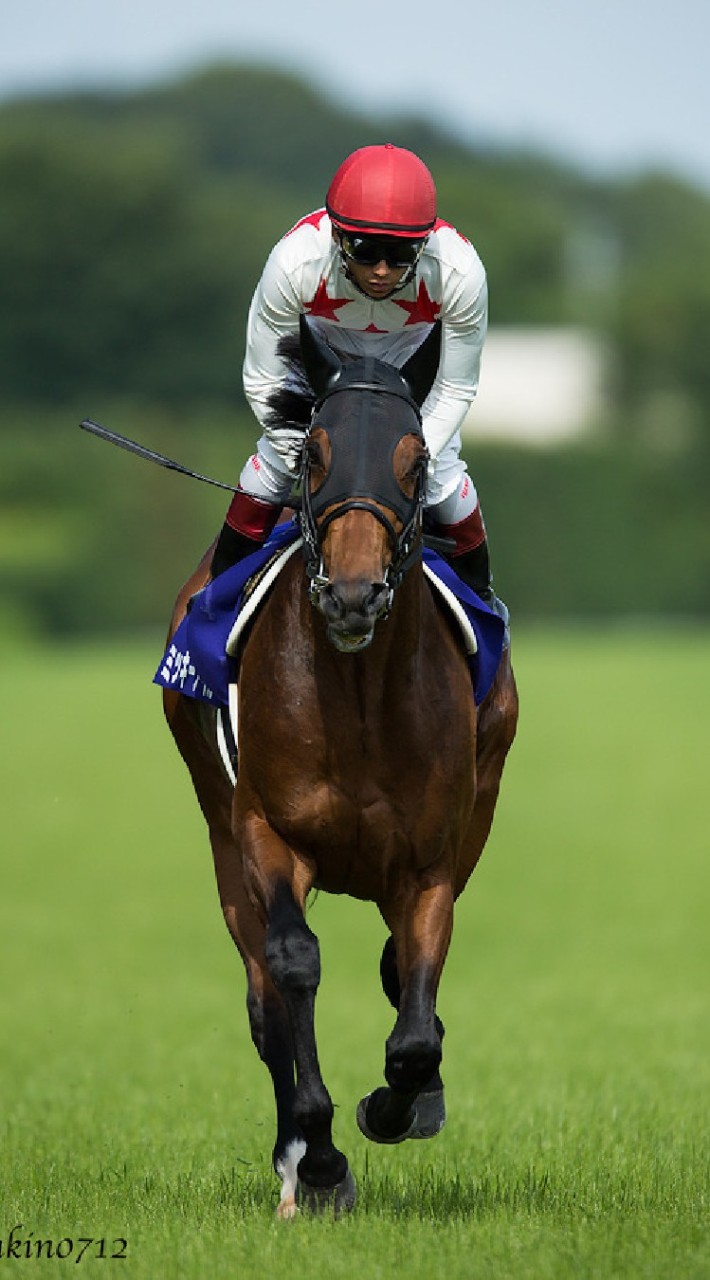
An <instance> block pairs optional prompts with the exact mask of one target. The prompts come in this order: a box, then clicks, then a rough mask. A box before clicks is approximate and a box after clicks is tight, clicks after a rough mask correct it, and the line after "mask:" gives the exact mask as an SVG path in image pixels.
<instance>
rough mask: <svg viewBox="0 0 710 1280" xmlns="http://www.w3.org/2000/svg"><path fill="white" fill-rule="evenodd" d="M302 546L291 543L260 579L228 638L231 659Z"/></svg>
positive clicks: (297, 542) (298, 543)
mask: <svg viewBox="0 0 710 1280" xmlns="http://www.w3.org/2000/svg"><path fill="white" fill-rule="evenodd" d="M302 546H303V538H296V541H295V542H291V543H289V545H288V546H287V547H286V548H285V550H284V551H282V552H281V554H280V555H278V556H276V558H275V559H274V560H273V561H272V563H271V564H270V566H269V568H268V569H267V571H266V573H265V574H264V576H263V577H262V578H260V579H259V581H258V582H257V584H256V586H255V587H254V590H253V591H252V592H251V594H250V596H249V598H248V600H247V601H246V603H245V605H244V608H243V609H241V610H240V613H239V616H238V618H236V619H235V622H234V626H233V627H232V630H231V631H230V633H229V635H228V636H227V644H226V646H225V648H226V651H227V654H228V656H229V657H230V658H235V657H236V656H237V650H238V648H239V641H240V639H241V635H242V632H243V630H244V628H245V626H246V625H247V622H250V621H251V619H252V618H253V617H254V614H255V613H256V611H257V609H258V608H259V606H260V605H261V602H262V600H263V599H264V596H265V595H266V593H267V591H269V590H270V589H271V587H272V586H273V584H274V582H275V581H276V579H277V578H278V576H279V574H280V572H281V570H282V569H283V567H284V565H285V563H286V561H287V560H290V559H291V556H292V555H293V553H294V551H298V549H299V547H302ZM230 687H231V686H230ZM235 738H236V734H235Z"/></svg>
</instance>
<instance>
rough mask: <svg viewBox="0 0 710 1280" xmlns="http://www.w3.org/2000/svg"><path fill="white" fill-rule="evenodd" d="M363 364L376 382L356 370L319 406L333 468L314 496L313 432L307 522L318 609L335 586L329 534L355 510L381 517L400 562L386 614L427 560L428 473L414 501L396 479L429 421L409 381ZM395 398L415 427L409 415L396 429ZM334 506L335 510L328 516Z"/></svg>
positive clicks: (303, 514)
mask: <svg viewBox="0 0 710 1280" xmlns="http://www.w3.org/2000/svg"><path fill="white" fill-rule="evenodd" d="M357 363H358V365H359V366H360V369H362V364H363V363H366V364H367V365H369V366H370V369H371V370H372V376H371V377H367V376H365V377H359V376H357V373H358V372H359V370H358V371H356V370H355V368H354V367H351V368H352V380H350V379H349V378H348V372H350V371H349V370H345V371H344V372H343V374H342V375H341V377H340V378H339V379H338V380H337V381H336V382H335V383H334V384H333V385H332V386H331V387H330V388H329V389H328V391H326V393H325V395H323V396H321V398H320V400H318V401H317V403H316V405H315V406H314V410H313V418H312V421H311V428H310V431H313V429H314V427H316V426H317V427H320V428H321V429H322V430H323V431H325V433H326V435H327V436H328V439H329V440H330V444H331V462H330V467H329V470H328V474H327V475H326V478H325V480H324V481H323V483H322V485H321V486H320V488H319V489H318V490H317V491H316V493H314V494H312V493H311V487H310V481H311V472H312V468H313V449H312V446H311V447H309V446H310V432H309V435H308V436H307V437H306V441H305V444H304V449H303V454H302V459H301V471H300V487H301V509H300V513H299V521H300V525H301V533H302V536H303V542H304V554H305V559H306V574H307V576H308V579H309V597H310V599H311V602H312V603H314V604H317V603H318V600H319V598H320V595H321V593H322V591H323V590H324V589H325V588H326V587H327V586H328V584H329V579H328V577H327V575H326V574H325V572H324V568H323V555H322V544H323V537H324V534H325V532H326V530H327V529H328V528H329V526H330V525H331V524H332V523H333V521H334V520H339V519H340V517H341V516H344V515H345V514H346V512H348V511H367V512H369V513H370V515H372V516H374V518H375V519H376V520H377V521H378V523H379V524H381V525H382V527H383V528H384V530H385V532H386V533H387V537H388V539H389V542H390V546H391V548H392V559H391V560H390V563H389V565H388V567H387V570H386V573H385V585H386V586H387V587H388V588H389V592H388V597H387V603H386V605H385V608H384V610H383V612H384V613H387V612H388V611H389V608H390V607H391V603H392V597H393V595H394V592H395V590H396V588H397V587H398V586H399V584H400V582H401V581H402V578H403V576H404V574H405V573H406V571H407V569H408V568H409V567H410V565H411V564H413V563H414V561H415V559H416V558H417V557H418V556H419V555H420V554H421V544H420V543H419V542H418V535H419V531H420V527H421V520H420V515H421V508H422V502H423V497H424V484H425V467H424V465H422V468H421V470H420V472H419V475H418V476H417V481H416V486H415V492H414V495H413V496H412V497H411V498H408V497H407V496H406V495H405V494H404V493H403V492H402V490H401V489H400V487H399V485H398V483H397V481H396V479H395V475H394V452H395V449H396V448H397V445H398V444H399V442H400V440H402V439H403V438H404V436H407V435H418V436H420V437H422V427H421V421H422V419H421V411H420V409H419V405H418V404H417V403H416V401H415V400H414V399H413V398H412V396H411V395H410V392H409V389H408V387H407V385H406V383H405V382H404V379H403V378H401V376H400V375H399V373H398V372H397V370H396V369H393V368H391V367H389V366H385V365H383V364H382V363H381V362H379V361H377V362H375V361H372V360H368V361H366V362H364V361H363V362H360V361H358V362H357ZM370 369H368V370H367V373H369V372H370ZM350 391H353V392H360V393H361V394H359V395H355V396H353V397H352V399H349V400H347V401H343V400H342V399H341V400H339V399H338V398H339V397H342V396H343V395H345V393H347V392H350ZM372 397H375V399H373V398H372ZM392 399H396V400H398V401H403V402H404V404H406V405H407V406H408V408H409V410H410V411H411V414H413V415H414V419H415V421H414V422H412V421H411V417H410V414H406V415H402V414H401V413H400V414H399V415H397V416H398V417H399V418H400V419H401V418H402V417H403V416H404V417H405V419H407V420H405V421H404V423H402V422H401V421H398V422H394V423H393V422H392V421H391V420H390V417H389V413H388V404H387V401H391V400H392ZM336 402H337V409H336ZM422 438H423V437H422ZM351 495H356V496H351ZM378 504H379V505H378ZM381 507H386V508H387V509H388V510H389V511H392V512H393V513H394V516H395V517H396V519H397V520H399V522H400V524H401V525H402V530H401V532H400V533H399V534H397V531H396V529H395V527H394V524H393V522H392V521H391V520H390V519H389V517H388V516H387V515H386V514H385V512H384V511H382V510H381ZM327 508H330V510H329V511H328V513H327V515H325V516H324V515H323V513H324V512H325V511H326V509H327Z"/></svg>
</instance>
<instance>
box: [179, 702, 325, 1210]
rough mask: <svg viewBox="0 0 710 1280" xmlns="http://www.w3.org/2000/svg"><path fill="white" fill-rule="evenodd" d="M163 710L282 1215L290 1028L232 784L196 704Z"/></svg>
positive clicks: (299, 1149) (287, 1191)
mask: <svg viewBox="0 0 710 1280" xmlns="http://www.w3.org/2000/svg"><path fill="white" fill-rule="evenodd" d="M165 704H166V706H165V709H166V714H167V718H168V721H169V723H170V727H171V729H172V732H173V735H174V737H175V741H176V743H177V745H178V748H179V750H180V754H181V755H182V757H183V759H184V761H185V763H186V764H187V766H188V768H189V770H190V773H191V775H192V780H193V783H194V785H195V790H196V792H197V796H198V798H199V801H200V806H201V808H202V811H203V814H204V816H205V819H206V821H207V826H208V829H209V836H210V844H211V846H212V855H213V858H214V867H215V875H216V878H217V888H218V891H219V900H220V905H221V907H222V914H223V916H224V920H225V923H226V925H227V928H228V930H229V933H230V935H231V937H232V940H233V941H234V943H235V944H236V946H237V949H238V951H239V953H240V955H241V958H242V961H243V963H244V967H245V969H246V974H247V1012H248V1014H249V1025H250V1028H251V1034H252V1039H253V1041H254V1044H255V1046H256V1049H257V1052H258V1054H259V1057H260V1058H261V1060H262V1062H263V1063H264V1065H265V1066H266V1067H267V1069H268V1071H269V1074H270V1076H271V1080H272V1083H273V1088H274V1098H275V1102H276V1141H275V1144H274V1148H273V1154H272V1159H273V1165H274V1169H275V1171H276V1173H277V1174H278V1176H279V1177H280V1178H281V1181H282V1195H281V1204H280V1206H279V1208H280V1212H281V1214H282V1216H284V1217H288V1216H289V1215H290V1213H293V1212H295V1199H294V1197H295V1190H296V1174H295V1168H296V1164H297V1163H298V1160H299V1159H300V1157H301V1155H302V1154H303V1151H304V1150H305V1142H304V1141H303V1134H302V1133H301V1131H300V1129H299V1127H298V1124H297V1122H296V1120H295V1117H294V1102H295V1092H296V1086H295V1078H294V1056H293V1043H292V1039H291V1027H290V1022H289V1017H288V1013H287V1010H286V1007H285V1005H284V1003H283V1001H282V999H281V997H280V995H279V993H278V991H277V990H276V988H275V987H274V984H273V982H272V980H271V976H270V974H269V971H268V967H267V964H266V957H265V955H264V939H265V934H266V927H265V924H264V921H263V920H262V919H261V918H260V917H259V915H258V913H257V912H256V910H255V908H254V905H253V903H252V902H251V900H250V899H249V897H248V895H247V892H246V888H245V884H244V875H243V870H242V863H241V858H240V856H239V850H238V848H237V846H236V844H235V841H234V836H233V834H232V826H231V821H232V819H231V815H232V797H233V788H232V786H231V785H230V784H229V782H228V780H227V777H226V774H225V773H224V771H223V769H222V768H221V766H220V765H219V764H218V762H217V759H216V756H215V754H214V752H213V750H212V749H211V747H210V745H209V743H208V739H207V738H206V737H205V736H204V734H203V732H202V730H201V727H200V723H201V721H200V711H199V707H198V705H197V704H195V703H192V702H190V701H189V700H186V699H184V698H182V697H181V696H180V695H179V694H173V693H171V691H169V690H166V691H165Z"/></svg>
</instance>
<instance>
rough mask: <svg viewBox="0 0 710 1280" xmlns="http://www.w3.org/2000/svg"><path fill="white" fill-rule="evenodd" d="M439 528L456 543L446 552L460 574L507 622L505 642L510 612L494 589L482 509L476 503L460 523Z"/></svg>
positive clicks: (489, 606) (444, 535) (452, 565)
mask: <svg viewBox="0 0 710 1280" xmlns="http://www.w3.org/2000/svg"><path fill="white" fill-rule="evenodd" d="M436 532H437V533H439V534H441V535H442V536H443V537H445V538H450V539H452V540H453V542H454V543H455V544H456V545H455V548H454V550H453V551H450V552H444V553H443V555H444V559H445V560H446V561H447V562H448V563H449V564H450V565H451V568H452V569H454V570H455V572H456V573H457V574H458V575H459V577H460V579H461V581H462V582H465V584H466V586H467V587H470V588H471V590H472V591H475V593H476V595H477V596H478V597H479V599H481V600H482V601H483V603H484V604H487V605H488V608H489V609H490V610H491V611H492V612H493V613H497V614H498V617H499V618H502V619H503V621H504V623H505V630H506V643H507V641H508V621H509V613H508V609H507V606H506V605H505V604H504V603H503V601H502V600H500V599H499V598H498V596H497V595H496V594H495V591H494V590H493V578H492V575H491V564H490V557H489V555H488V542H487V539H486V530H485V526H484V524H483V520H482V517H481V509H480V507H479V506H477V507H476V509H475V511H472V512H471V515H469V516H466V518H465V520H460V521H459V522H458V524H446V525H438V526H437V529H436Z"/></svg>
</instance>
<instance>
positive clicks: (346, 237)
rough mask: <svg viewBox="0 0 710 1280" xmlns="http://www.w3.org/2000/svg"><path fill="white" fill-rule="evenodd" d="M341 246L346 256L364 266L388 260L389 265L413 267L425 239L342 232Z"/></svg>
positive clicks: (372, 265)
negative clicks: (404, 238)
mask: <svg viewBox="0 0 710 1280" xmlns="http://www.w3.org/2000/svg"><path fill="white" fill-rule="evenodd" d="M340 246H341V248H342V250H343V253H344V254H345V256H346V258H352V260H353V262H357V263H358V264H359V265H360V266H362V267H374V266H376V265H377V263H378V262H386V263H387V266H388V267H413V266H414V264H415V262H417V261H418V259H419V255H420V253H421V251H422V249H423V248H424V241H423V240H400V239H399V237H398V236H356V235H351V234H350V233H349V232H347V231H342V232H341V233H340Z"/></svg>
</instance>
